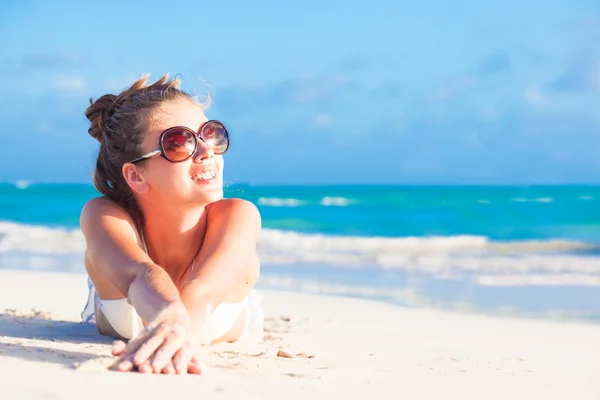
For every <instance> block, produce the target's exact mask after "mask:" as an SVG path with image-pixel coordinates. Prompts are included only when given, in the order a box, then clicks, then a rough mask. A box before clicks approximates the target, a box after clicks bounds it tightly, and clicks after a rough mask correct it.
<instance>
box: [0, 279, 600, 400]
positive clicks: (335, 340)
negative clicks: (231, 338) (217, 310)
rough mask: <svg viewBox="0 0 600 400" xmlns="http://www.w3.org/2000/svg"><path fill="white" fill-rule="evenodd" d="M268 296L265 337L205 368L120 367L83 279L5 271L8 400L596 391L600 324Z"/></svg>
mask: <svg viewBox="0 0 600 400" xmlns="http://www.w3.org/2000/svg"><path fill="white" fill-rule="evenodd" d="M262 293H263V294H265V299H264V308H265V313H266V317H267V321H266V327H267V329H268V331H267V332H265V338H264V340H263V341H262V342H261V343H259V344H257V345H253V346H245V347H244V346H236V345H220V346H214V347H209V348H206V349H205V351H204V352H205V365H206V370H205V373H204V375H202V376H165V375H162V376H161V375H143V374H138V373H119V372H113V371H108V370H107V369H106V368H104V366H105V365H106V364H107V363H108V362H110V357H109V356H110V343H111V340H110V339H107V338H104V337H102V336H99V335H98V334H97V333H96V331H95V329H94V328H93V327H91V326H89V325H83V324H80V323H79V312H80V311H81V308H82V307H83V305H84V303H85V300H86V295H87V287H86V284H85V276H84V275H72V274H56V273H43V272H20V271H6V270H0V399H2V400H8V399H78V400H81V399H105V400H107V399H117V398H135V399H139V398H142V397H141V396H144V398H166V399H169V400H171V399H206V398H219V399H255V398H256V399H259V398H260V399H280V398H285V399H286V400H290V399H307V398H308V399H311V398H312V399H317V398H318V399H320V398H330V399H333V398H335V399H337V398H343V397H346V396H350V398H361V397H363V398H364V396H370V397H369V398H378V399H388V398H389V399H392V398H393V399H400V398H402V399H442V398H443V399H478V400H480V399H485V400H491V399H511V400H516V399H530V400H537V399H544V400H548V399H577V400H584V399H600V326H597V325H596V326H595V325H588V324H583V323H582V324H575V323H559V322H548V321H533V320H518V319H511V318H502V317H484V316H468V315H459V314H454V313H448V312H442V311H435V310H417V309H404V308H400V307H394V306H391V305H386V304H380V303H376V302H369V301H362V300H354V299H345V298H330V297H323V296H314V295H304V294H296V293H286V292H273V291H264V292H262ZM279 350H284V351H286V352H288V353H290V354H293V355H295V354H298V353H301V352H304V353H306V355H314V358H301V357H294V358H291V359H288V358H281V357H277V352H278V351H279ZM148 396H150V397H148ZM162 396H169V397H162ZM332 396H333V397H332Z"/></svg>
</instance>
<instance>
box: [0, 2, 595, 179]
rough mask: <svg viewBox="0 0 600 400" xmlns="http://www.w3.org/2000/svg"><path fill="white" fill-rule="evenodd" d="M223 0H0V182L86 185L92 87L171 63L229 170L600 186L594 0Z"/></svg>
mask: <svg viewBox="0 0 600 400" xmlns="http://www.w3.org/2000/svg"><path fill="white" fill-rule="evenodd" d="M121 3H126V4H125V5H124V4H121ZM216 3H217V2H210V3H209V2H199V1H169V2H158V1H144V2H134V1H131V2H121V1H103V2H102V3H99V2H75V1H55V2H47V1H29V0H22V1H16V0H8V1H3V2H1V3H0V71H1V72H2V76H3V78H4V79H2V81H1V82H0V92H1V93H2V94H3V96H2V97H1V98H0V137H1V138H2V139H3V143H4V146H3V152H2V154H3V156H2V157H0V181H15V180H19V179H26V180H35V181H63V182H64V181H78V182H85V181H89V177H90V175H91V173H92V168H93V165H94V161H95V155H96V151H97V147H98V145H97V142H95V141H94V140H93V139H92V138H91V137H89V136H88V134H87V123H86V122H87V121H86V120H85V118H84V115H83V113H84V110H85V108H86V107H87V104H88V103H87V100H88V99H89V98H90V97H94V98H97V97H99V96H100V95H102V94H104V93H106V92H116V91H119V90H121V89H123V88H125V87H126V85H128V84H129V83H131V82H132V81H133V80H135V79H136V78H137V77H139V76H141V75H142V74H144V73H151V74H152V75H151V78H158V77H160V76H161V75H162V74H164V73H166V72H170V73H172V74H181V75H182V77H183V84H184V87H185V88H187V89H189V90H192V91H195V92H200V93H205V92H206V88H207V85H208V87H210V90H211V91H212V92H213V93H214V104H213V106H212V107H211V109H210V111H209V117H214V118H219V119H222V120H223V121H224V122H225V123H226V124H227V125H228V126H229V127H230V130H231V133H232V147H231V150H230V152H229V153H228V154H227V156H226V174H225V178H226V180H228V181H241V182H249V183H253V184H311V183H314V184H336V183H425V184H428V183H471V184H473V183H485V184H489V183H491V184H503V183H518V184H529V183H600V157H599V156H598V154H600V46H598V43H600V2H597V1H592V0H571V1H568V0H562V1H551V2H548V1H542V0H529V1H527V2H526V4H521V2H520V1H516V0H507V1H504V2H496V3H502V4H489V2H480V1H476V0H462V1H453V2H448V1H443V0H427V1H422V2H419V4H416V2H408V1H384V0H372V1H370V2H359V1H327V2H317V1H303V2H295V3H296V4H294V5H291V2H287V3H286V2H281V1H279V2H277V1H261V0H255V1H252V2H242V1H219V2H218V5H216ZM11 143H15V144H16V146H19V144H26V148H21V150H20V151H10V150H11V149H12V148H11ZM6 150H9V151H6Z"/></svg>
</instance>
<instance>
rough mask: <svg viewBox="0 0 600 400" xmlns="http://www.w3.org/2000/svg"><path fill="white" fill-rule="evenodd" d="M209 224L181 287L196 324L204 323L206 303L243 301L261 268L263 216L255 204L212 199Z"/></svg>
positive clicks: (244, 201) (209, 304)
mask: <svg viewBox="0 0 600 400" xmlns="http://www.w3.org/2000/svg"><path fill="white" fill-rule="evenodd" d="M207 225H208V226H207V231H206V236H205V238H204V243H203V244H202V248H201V250H200V253H199V254H198V257H197V259H196V267H195V268H194V269H193V270H190V271H188V272H187V273H186V274H185V275H184V276H183V278H182V284H181V288H180V294H181V298H182V300H183V302H184V304H185V305H186V307H187V309H188V311H189V312H190V315H191V317H192V319H193V320H194V324H195V326H196V328H198V327H200V326H202V324H203V323H204V320H205V317H206V312H207V306H208V307H209V308H215V307H217V306H218V305H219V304H220V303H221V302H223V301H224V300H228V301H232V302H235V301H241V300H242V299H243V298H244V297H245V296H246V295H247V293H248V292H249V291H250V289H251V288H252V287H253V286H254V283H255V282H256V279H257V278H258V274H259V270H260V264H259V261H258V257H257V253H256V245H257V242H258V237H259V234H260V229H261V217H260V213H259V211H258V209H257V208H256V206H255V205H254V204H252V203H251V202H249V201H246V200H241V199H223V200H220V201H218V202H216V203H213V204H211V205H210V208H209V211H208V224H207Z"/></svg>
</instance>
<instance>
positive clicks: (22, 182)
mask: <svg viewBox="0 0 600 400" xmlns="http://www.w3.org/2000/svg"><path fill="white" fill-rule="evenodd" d="M32 184H33V182H32V181H26V180H18V181H16V182H15V187H17V189H27V188H28V187H29V186H31V185H32Z"/></svg>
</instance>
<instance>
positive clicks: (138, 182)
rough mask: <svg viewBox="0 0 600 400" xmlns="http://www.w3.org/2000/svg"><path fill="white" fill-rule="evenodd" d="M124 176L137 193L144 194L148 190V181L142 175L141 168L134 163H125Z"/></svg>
mask: <svg viewBox="0 0 600 400" xmlns="http://www.w3.org/2000/svg"><path fill="white" fill-rule="evenodd" d="M122 171H123V177H124V178H125V181H126V182H127V184H128V185H129V187H130V188H131V190H133V191H134V192H135V193H137V194H144V193H146V192H147V191H148V182H147V181H146V179H144V177H143V176H142V174H141V172H140V169H139V168H138V167H137V166H136V165H135V164H132V163H125V164H123V170H122Z"/></svg>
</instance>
